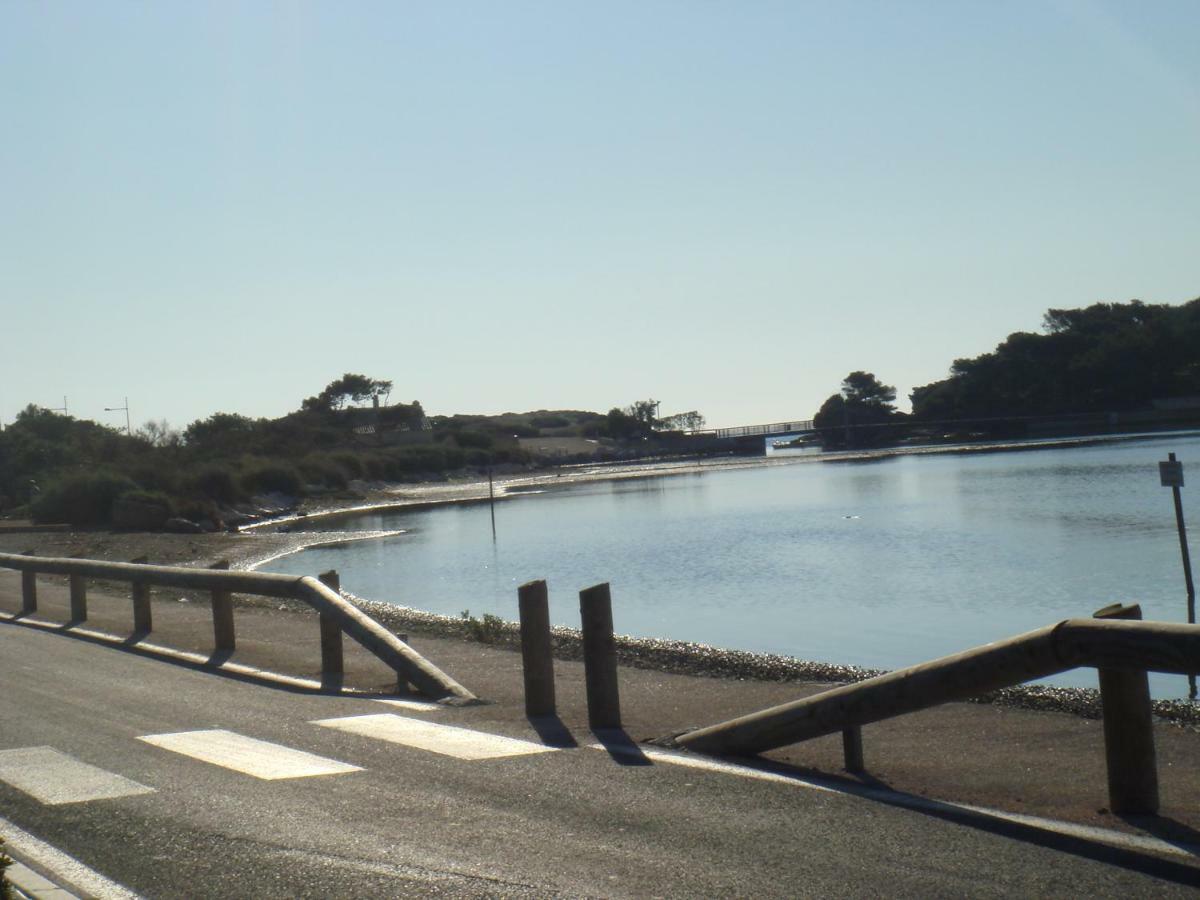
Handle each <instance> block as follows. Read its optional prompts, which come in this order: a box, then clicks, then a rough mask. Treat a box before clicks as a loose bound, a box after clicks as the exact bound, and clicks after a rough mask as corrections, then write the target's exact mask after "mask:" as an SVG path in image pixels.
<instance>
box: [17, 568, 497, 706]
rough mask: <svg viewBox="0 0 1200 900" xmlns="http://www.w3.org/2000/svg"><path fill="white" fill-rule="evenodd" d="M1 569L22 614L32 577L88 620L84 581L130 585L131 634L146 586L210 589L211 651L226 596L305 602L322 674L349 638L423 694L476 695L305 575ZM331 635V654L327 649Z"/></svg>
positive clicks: (142, 615)
mask: <svg viewBox="0 0 1200 900" xmlns="http://www.w3.org/2000/svg"><path fill="white" fill-rule="evenodd" d="M0 567H3V568H7V569H16V570H18V571H20V572H21V597H22V603H21V609H22V613H23V614H29V613H33V612H36V611H37V575H38V574H45V575H65V576H67V577H68V578H69V579H70V583H71V615H72V618H73V619H75V620H77V621H84V620H86V619H87V590H86V586H85V579H88V578H101V579H106V580H109V581H127V582H129V583H130V585H131V586H132V590H131V595H132V600H133V613H134V620H135V630H136V631H138V632H139V633H142V634H145V633H148V632H149V631H151V629H152V622H151V619H150V606H149V602H148V600H149V588H150V587H151V586H152V585H159V586H164V587H175V588H186V589H190V590H199V591H209V592H210V593H211V594H212V597H213V601H214V602H213V629H214V637H215V645H216V648H217V649H218V650H232V649H233V648H234V631H233V611H232V607H231V606H230V603H229V597H230V595H232V594H256V595H258V596H263V597H282V598H286V599H290V600H299V601H302V602H304V603H307V604H308V605H309V606H311V607H312V608H313V609H315V610H316V611H317V612H318V613H320V618H321V623H322V628H321V633H322V664H323V668H324V669H325V671H327V672H334V673H340V671H341V666H340V661H341V634H346V635H349V636H350V637H351V638H353V639H354V640H355V641H357V642H358V643H359V644H361V645H362V646H363V647H365V648H366V649H367V650H369V651H371V652H372V653H374V654H375V656H377V657H378V658H379V659H380V660H382V661H383V662H384V663H385V664H387V665H388V666H390V667H391V668H392V669H393V670H394V671H395V672H396V675H397V678H398V679H399V681H400V683H401V684H403V683H405V682H408V683H410V684H412V686H413V687H415V688H416V689H417V690H418V691H420V692H421V693H422V694H425V695H426V696H428V697H431V698H434V699H437V700H439V701H441V702H444V703H459V704H461V703H472V702H475V701H476V699H477V698H476V697H475V695H474V694H472V693H471V692H470V691H468V690H467V689H466V688H465V687H463V686H462V685H461V684H459V683H458V682H457V681H455V680H454V679H453V678H451V677H450V676H449V675H447V674H446V673H445V672H443V671H442V670H441V669H439V668H438V667H437V666H435V665H434V664H433V663H431V662H430V661H429V660H427V659H426V658H425V657H423V656H422V655H421V654H419V653H417V652H416V651H415V650H413V649H412V647H410V646H408V644H406V643H405V642H404V641H401V640H400V639H399V638H397V637H396V636H395V635H394V634H392V633H391V632H390V631H388V630H387V629H386V628H384V627H383V626H382V625H380V624H379V623H378V622H376V621H375V620H374V619H372V618H371V617H370V616H368V615H367V614H366V613H364V612H363V611H362V610H360V609H359V608H358V607H356V606H354V605H353V604H352V603H350V602H348V601H347V600H345V599H344V598H343V597H342V595H341V594H340V593H339V592H338V591H337V590H336V589H335V588H331V587H328V586H326V585H325V584H323V583H322V582H321V581H320V580H318V579H316V578H313V577H311V576H303V577H297V576H294V575H274V574H271V573H268V572H230V571H226V570H221V569H217V568H213V569H190V568H185V567H182V566H150V565H142V564H138V563H114V562H101V561H99V560H91V559H63V558H58V557H45V556H31V555H17V554H12V553H0ZM331 635H332V637H336V651H337V652H336V655H335V654H334V652H333V644H334V641H333V640H332V638H331Z"/></svg>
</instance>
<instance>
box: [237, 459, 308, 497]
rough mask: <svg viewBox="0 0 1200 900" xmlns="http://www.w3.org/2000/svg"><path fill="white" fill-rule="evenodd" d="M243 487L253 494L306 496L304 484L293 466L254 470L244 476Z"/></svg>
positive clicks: (262, 467) (270, 466)
mask: <svg viewBox="0 0 1200 900" xmlns="http://www.w3.org/2000/svg"><path fill="white" fill-rule="evenodd" d="M242 487H244V488H245V489H246V490H247V491H249V492H250V493H252V494H286V495H288V496H289V497H302V496H304V483H303V482H302V481H301V480H300V473H298V472H297V471H296V470H295V469H294V468H292V467H291V466H283V465H277V464H276V465H271V464H268V465H265V466H259V467H257V468H253V469H251V470H250V471H248V472H246V474H244V475H243V476H242Z"/></svg>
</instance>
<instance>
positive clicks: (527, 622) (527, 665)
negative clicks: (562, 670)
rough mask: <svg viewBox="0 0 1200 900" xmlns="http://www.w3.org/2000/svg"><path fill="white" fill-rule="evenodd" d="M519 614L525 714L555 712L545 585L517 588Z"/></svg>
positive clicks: (535, 583)
mask: <svg viewBox="0 0 1200 900" xmlns="http://www.w3.org/2000/svg"><path fill="white" fill-rule="evenodd" d="M517 605H518V607H519V609H520V614H521V667H522V669H523V671H524V674H525V715H527V716H552V715H554V712H555V697H554V656H553V651H552V645H551V641H550V598H549V594H548V592H547V590H546V582H544V581H531V582H529V583H528V584H523V585H521V586H520V587H519V588H517Z"/></svg>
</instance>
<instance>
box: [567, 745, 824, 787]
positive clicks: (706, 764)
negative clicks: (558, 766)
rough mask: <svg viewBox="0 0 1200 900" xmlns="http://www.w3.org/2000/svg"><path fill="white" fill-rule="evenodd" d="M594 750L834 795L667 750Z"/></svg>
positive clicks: (804, 782)
mask: <svg viewBox="0 0 1200 900" xmlns="http://www.w3.org/2000/svg"><path fill="white" fill-rule="evenodd" d="M588 746H589V747H590V748H591V749H593V750H604V751H605V752H608V753H621V754H624V755H626V756H645V757H646V758H647V759H650V760H653V761H654V762H662V763H670V764H671V765H673V766H683V767H685V768H688V769H703V770H705V771H706V772H720V773H722V774H723V775H736V776H738V777H739V778H753V779H756V780H758V781H773V782H776V783H777V784H789V785H791V786H792V787H802V788H808V789H809V790H813V791H827V792H833V788H829V787H826V786H825V785H823V784H817V783H816V782H815V781H809V780H808V779H806V778H800V777H798V776H792V775H785V774H783V773H780V772H769V771H766V770H765V769H753V768H751V767H750V766H739V765H737V764H736V763H727V762H720V761H718V760H715V759H709V758H708V757H704V756H691V755H688V754H684V753H673V752H671V751H670V750H659V749H658V748H656V747H646V746H642V745H630V746H623V745H621V744H617V745H614V746H610V747H606V746H604V744H588Z"/></svg>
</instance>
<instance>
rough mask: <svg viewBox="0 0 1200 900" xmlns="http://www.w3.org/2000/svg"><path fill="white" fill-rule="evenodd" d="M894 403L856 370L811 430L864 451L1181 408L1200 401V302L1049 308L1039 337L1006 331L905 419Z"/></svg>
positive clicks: (923, 396) (925, 394) (924, 391)
mask: <svg viewBox="0 0 1200 900" xmlns="http://www.w3.org/2000/svg"><path fill="white" fill-rule="evenodd" d="M895 398H896V392H895V388H893V387H891V386H889V385H885V384H883V383H882V382H881V381H879V379H878V378H876V376H875V375H874V374H873V373H870V372H866V371H856V372H852V373H850V375H848V376H847V377H846V379H845V380H844V381H843V383H842V389H841V391H840V392H839V393H837V394H834V395H832V396H830V397H829V398H828V399H827V400H826V401H825V402H824V403H823V404H822V406H821V408H820V410H819V411H818V412H817V414H816V416H815V417H814V427H816V429H817V430H818V433H819V434H820V436H821V440H822V443H823V444H824V445H825V446H827V447H847V446H852V447H866V446H878V445H879V444H881V443H889V442H895V441H897V440H901V439H903V438H905V437H908V436H910V435H912V434H914V433H921V432H923V431H924V432H929V430H930V428H931V427H932V426H934V425H935V424H937V425H945V424H950V425H957V426H959V428H958V430H959V431H962V430H964V429H966V430H969V432H970V433H972V434H974V435H978V436H986V437H992V438H997V437H1015V436H1021V435H1022V434H1024V433H1026V432H1027V431H1028V425H1029V423H1030V422H1031V421H1034V420H1038V419H1043V420H1044V419H1053V418H1055V417H1071V416H1082V415H1085V414H1092V415H1093V416H1094V415H1095V414H1099V413H1104V414H1108V415H1109V416H1111V417H1118V418H1119V414H1122V413H1130V412H1137V411H1146V410H1150V409H1152V408H1154V405H1155V404H1156V403H1158V404H1159V405H1163V401H1172V400H1174V401H1175V405H1176V406H1182V407H1186V406H1187V405H1188V400H1189V398H1200V298H1197V299H1195V300H1191V301H1189V302H1187V303H1184V304H1181V305H1176V306H1173V305H1170V304H1165V303H1164V304H1148V303H1143V302H1141V301H1140V300H1131V301H1129V302H1127V303H1095V304H1092V305H1091V306H1087V307H1083V308H1079V309H1050V310H1048V311H1047V312H1046V314H1045V316H1044V317H1043V322H1042V333H1040V334H1036V333H1032V332H1016V333H1014V334H1010V335H1009V336H1008V337H1007V338H1006V339H1005V340H1004V341H1002V342H1001V343H1000V344H998V345H997V347H996V349H995V350H993V351H992V352H990V353H984V354H981V355H979V356H976V357H973V358H964V359H956V360H954V362H953V363H952V364H951V366H950V372H949V375H948V376H947V377H946V378H943V379H941V380H939V381H935V382H932V383H930V384H927V385H923V386H921V387H917V388H914V389H913V391H912V393H911V394H909V399H910V401H911V403H912V413H911V414H905V413H902V412H899V411H898V410H896V408H895V406H894V403H893V401H894V400H895ZM1194 405H1195V406H1196V407H1200V399H1197V401H1196V403H1195V404H1194ZM1192 416H1193V417H1197V416H1200V408H1198V409H1196V410H1195V411H1194V412H1193V413H1192ZM935 430H936V429H935Z"/></svg>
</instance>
